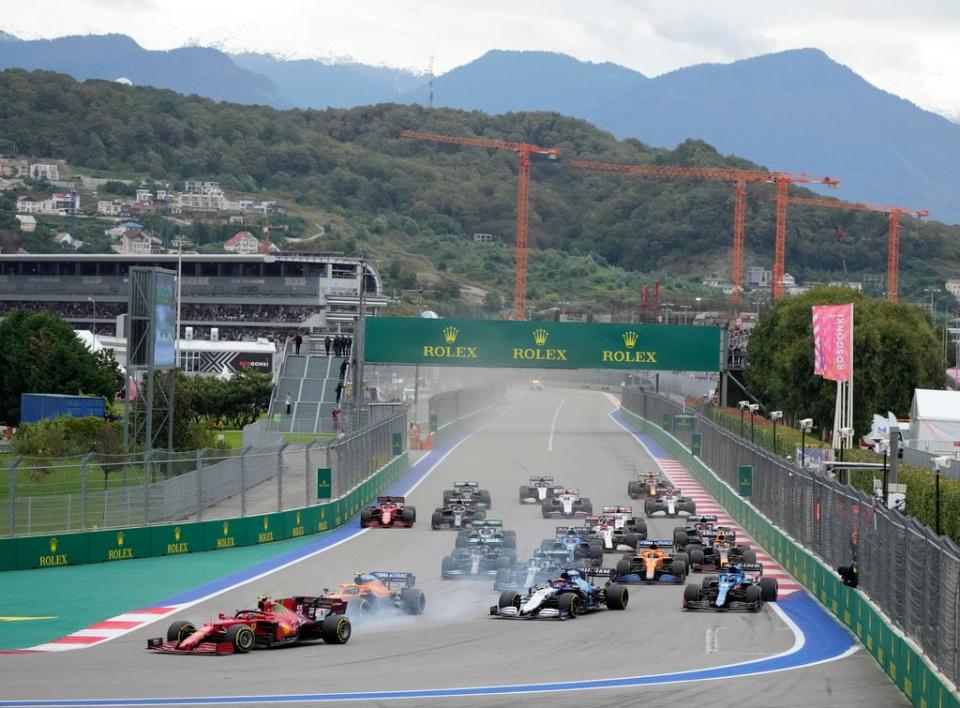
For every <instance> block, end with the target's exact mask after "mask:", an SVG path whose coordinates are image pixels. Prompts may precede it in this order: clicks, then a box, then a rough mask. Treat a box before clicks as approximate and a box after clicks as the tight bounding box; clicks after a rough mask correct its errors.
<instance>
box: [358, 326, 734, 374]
mask: <svg viewBox="0 0 960 708" xmlns="http://www.w3.org/2000/svg"><path fill="white" fill-rule="evenodd" d="M364 326H365V336H364V350H363V351H364V361H365V362H367V363H373V364H429V365H434V366H483V367H493V368H507V367H509V368H546V369H655V370H668V371H719V370H720V367H721V362H723V361H724V356H723V350H722V342H723V337H722V333H723V332H722V330H721V329H720V328H719V327H712V326H692V325H691V326H686V325H641V324H606V323H596V322H589V323H580V322H505V321H495V320H438V319H422V318H399V317H371V318H369V319H367V320H366V322H365V323H364Z"/></svg>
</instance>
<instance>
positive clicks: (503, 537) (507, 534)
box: [456, 519, 517, 549]
mask: <svg viewBox="0 0 960 708" xmlns="http://www.w3.org/2000/svg"><path fill="white" fill-rule="evenodd" d="M477 543H485V544H487V545H488V546H502V547H503V548H510V549H514V548H516V547H517V532H516V531H504V530H503V522H502V521H501V520H500V519H484V520H483V521H475V522H474V523H473V528H472V529H464V530H463V531H461V532H460V533H458V534H457V541H456V547H457V548H466V547H467V546H472V545H474V544H477Z"/></svg>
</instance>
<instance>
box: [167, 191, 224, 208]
mask: <svg viewBox="0 0 960 708" xmlns="http://www.w3.org/2000/svg"><path fill="white" fill-rule="evenodd" d="M223 202H224V199H223V192H222V191H211V192H181V193H179V194H178V195H177V199H176V206H177V207H178V208H179V209H180V210H182V211H222V210H223Z"/></svg>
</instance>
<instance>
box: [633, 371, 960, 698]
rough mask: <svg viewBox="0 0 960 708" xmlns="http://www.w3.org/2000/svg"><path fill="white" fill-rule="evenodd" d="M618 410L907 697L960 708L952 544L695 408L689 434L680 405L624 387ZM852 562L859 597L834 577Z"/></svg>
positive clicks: (958, 601)
mask: <svg viewBox="0 0 960 708" xmlns="http://www.w3.org/2000/svg"><path fill="white" fill-rule="evenodd" d="M621 405H622V408H621V410H622V411H623V413H624V415H625V417H627V419H628V420H629V421H630V422H631V423H633V424H634V425H636V426H637V427H638V428H639V429H641V430H642V431H643V432H645V433H647V434H649V435H651V436H652V437H654V438H655V439H656V440H657V441H658V442H660V443H661V444H662V445H663V446H664V447H665V448H666V449H667V450H668V451H669V452H670V453H671V454H673V455H674V456H675V457H676V458H677V459H678V460H679V461H680V462H681V463H682V464H683V465H684V466H685V467H686V468H687V469H688V470H690V472H691V474H693V475H694V477H696V478H697V480H698V481H699V482H700V483H701V484H703V486H704V487H705V488H706V489H707V491H709V492H710V493H711V494H712V495H713V496H714V497H715V498H716V499H717V501H718V502H719V503H720V504H721V505H722V506H723V507H724V508H726V509H727V510H728V511H729V512H730V514H731V515H732V516H733V517H734V518H735V519H736V520H737V521H738V522H739V523H740V524H741V525H743V527H744V528H745V529H746V530H747V531H749V532H750V533H751V534H752V535H753V536H754V538H755V539H756V540H757V542H758V543H760V544H761V545H763V547H764V548H766V549H767V550H768V551H769V552H770V553H771V555H772V556H773V557H774V558H776V559H777V560H778V561H779V562H780V563H781V564H782V565H783V566H784V567H785V568H786V569H787V570H788V571H789V572H790V573H792V574H793V575H794V576H795V577H796V578H797V579H798V580H799V581H800V582H801V583H802V584H803V585H804V586H806V587H807V588H808V589H809V590H810V592H811V593H812V594H813V595H814V596H815V597H817V598H818V599H819V600H820V602H821V603H823V604H824V605H825V606H826V607H827V609H829V610H830V611H831V612H832V613H833V614H834V615H836V616H837V618H838V619H839V620H840V621H841V622H842V623H843V624H844V625H846V626H847V627H848V628H849V629H850V630H851V631H852V632H853V633H854V634H856V636H857V637H859V638H860V640H861V641H862V642H863V643H864V645H865V646H866V648H867V650H868V651H869V652H870V653H871V654H872V655H873V656H874V658H875V659H876V660H877V662H878V663H879V664H880V666H881V667H882V668H883V670H884V671H885V672H886V673H887V674H888V675H889V676H890V677H891V679H893V681H894V682H895V683H896V684H897V686H899V687H900V689H901V690H902V691H903V692H904V694H905V695H906V696H907V698H909V699H910V700H911V701H913V702H914V704H915V705H926V706H934V705H936V706H947V705H951V706H957V705H960V702H958V699H957V695H956V693H955V690H954V686H953V685H951V682H952V683H953V684H954V685H955V684H956V681H957V678H958V669H960V665H958V636H957V630H958V620H960V549H958V548H957V546H955V545H954V544H953V543H952V542H951V541H949V539H945V538H942V537H941V538H937V537H935V536H934V535H933V534H932V533H931V532H930V530H929V529H926V528H925V527H922V526H921V525H920V524H917V523H916V522H915V521H913V520H912V519H909V518H907V517H904V516H903V515H901V514H899V513H898V512H895V511H889V510H886V509H883V508H882V507H881V508H878V507H876V506H875V505H874V502H873V500H871V499H869V498H868V497H867V496H866V495H864V494H862V493H860V492H858V491H857V490H855V489H853V488H851V487H842V486H841V485H839V484H838V483H836V482H834V481H833V480H830V479H828V478H826V477H822V476H817V475H816V474H815V473H811V472H807V471H804V470H802V469H801V468H800V467H799V466H797V465H794V464H791V463H788V462H786V461H785V460H782V459H779V458H777V457H775V456H773V455H772V454H770V453H768V452H766V451H765V450H762V449H760V448H757V447H754V446H752V445H750V444H749V443H748V442H746V441H744V440H742V439H740V438H739V437H738V436H736V435H734V434H733V433H731V432H730V431H727V430H725V429H723V428H721V427H720V426H718V425H716V424H715V423H713V422H712V421H710V420H709V419H707V418H704V417H703V416H700V415H698V414H695V413H693V412H692V411H690V410H689V409H687V410H686V411H684V413H685V414H686V415H687V416H692V420H693V424H692V425H691V424H690V423H689V422H688V421H689V420H691V418H690V417H688V418H685V419H684V421H685V426H686V429H685V430H682V431H680V430H677V431H674V430H673V428H674V416H675V415H676V414H677V413H680V412H681V408H680V406H678V405H677V404H675V403H674V402H673V401H670V400H668V399H665V398H662V397H660V396H656V395H653V394H650V393H647V392H644V391H641V390H637V389H626V390H624V392H623V400H622V404H621ZM650 421H658V422H659V423H661V425H657V424H654V423H651V422H650ZM694 433H696V434H697V435H698V436H699V438H698V445H699V454H698V455H694V454H693V453H692V452H691V447H690V445H691V443H692V441H693V435H694ZM742 465H750V466H752V473H753V478H752V482H753V484H752V495H751V497H750V501H747V499H745V498H744V497H742V496H740V495H739V494H738V493H737V492H736V491H734V489H735V486H737V485H738V469H739V467H740V466H742ZM737 488H738V487H737ZM761 512H762V513H761ZM773 519H775V520H776V523H777V524H778V526H779V527H778V526H775V525H774V523H773V521H772V520H773ZM788 534H789V535H788ZM808 548H812V549H813V551H810V550H807V549H808ZM814 552H816V553H817V554H818V555H819V556H820V557H817V555H814ZM821 558H822V560H821ZM854 560H856V561H857V562H858V564H859V567H860V575H859V577H860V582H861V588H860V590H856V589H853V588H850V587H848V586H846V585H844V584H843V583H842V582H841V581H840V579H839V576H838V574H837V571H836V570H835V568H836V567H837V566H839V565H849V564H850V562H851V561H854ZM934 667H935V668H934ZM937 669H939V671H938V670H937Z"/></svg>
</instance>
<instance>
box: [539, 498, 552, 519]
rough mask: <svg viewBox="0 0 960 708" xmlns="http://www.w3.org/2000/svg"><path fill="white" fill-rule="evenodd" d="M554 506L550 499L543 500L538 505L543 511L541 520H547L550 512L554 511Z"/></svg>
mask: <svg viewBox="0 0 960 708" xmlns="http://www.w3.org/2000/svg"><path fill="white" fill-rule="evenodd" d="M555 506H556V505H555V504H554V503H553V500H552V499H544V500H543V502H542V503H541V504H540V509H541V510H542V511H543V518H545V519H549V518H550V512H552V511H553V510H554V507H555Z"/></svg>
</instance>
